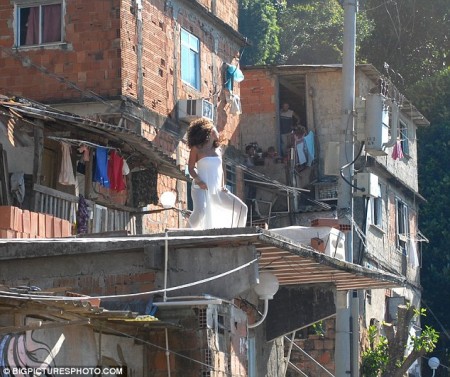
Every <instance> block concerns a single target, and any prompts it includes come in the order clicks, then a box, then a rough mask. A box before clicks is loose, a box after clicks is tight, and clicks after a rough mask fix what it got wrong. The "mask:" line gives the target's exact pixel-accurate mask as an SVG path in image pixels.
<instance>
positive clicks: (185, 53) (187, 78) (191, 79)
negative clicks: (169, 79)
mask: <svg viewBox="0 0 450 377" xmlns="http://www.w3.org/2000/svg"><path fill="white" fill-rule="evenodd" d="M183 35H185V36H186V37H187V39H188V41H187V43H186V42H185V38H183ZM192 42H195V44H196V45H197V46H194V43H192ZM192 58H193V60H194V67H191V59H192ZM200 72H201V71H200V38H198V37H196V36H195V35H194V34H192V33H190V32H189V31H187V30H186V29H184V28H181V32H180V73H181V74H180V76H181V81H183V82H184V83H185V84H187V85H189V86H191V87H192V88H194V89H196V90H198V91H200V83H201V77H200Z"/></svg>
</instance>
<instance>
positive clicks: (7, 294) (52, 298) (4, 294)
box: [0, 258, 259, 301]
mask: <svg viewBox="0 0 450 377" xmlns="http://www.w3.org/2000/svg"><path fill="white" fill-rule="evenodd" d="M258 259H259V258H255V259H253V260H251V261H250V262H247V263H245V264H243V265H241V266H239V267H236V268H233V269H232V270H228V271H225V272H223V273H221V274H217V275H214V276H211V277H209V278H206V279H202V280H197V281H194V282H192V283H187V284H182V285H178V286H176V287H171V288H166V289H158V290H155V291H147V292H139V293H128V294H122V295H107V296H82V297H63V296H50V295H33V294H29V293H27V294H25V293H16V292H8V291H0V297H1V298H17V299H26V300H38V301H84V300H88V299H90V298H98V299H102V300H109V299H120V298H131V297H140V296H149V295H154V294H157V293H164V292H171V291H176V290H178V289H182V288H188V287H193V286H195V285H199V284H203V283H207V282H209V281H213V280H216V279H220V278H221V277H224V276H227V275H230V274H232V273H234V272H237V271H239V270H242V269H244V268H246V267H248V266H250V265H252V264H253V263H255V262H257V261H258Z"/></svg>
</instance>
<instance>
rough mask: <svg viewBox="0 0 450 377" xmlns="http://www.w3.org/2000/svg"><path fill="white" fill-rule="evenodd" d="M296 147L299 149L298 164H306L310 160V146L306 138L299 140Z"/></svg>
mask: <svg viewBox="0 0 450 377" xmlns="http://www.w3.org/2000/svg"><path fill="white" fill-rule="evenodd" d="M295 148H296V149H297V157H298V164H300V165H303V164H306V163H307V162H308V157H307V155H308V148H307V147H306V143H305V139H303V140H300V141H298V142H297V144H296V145H295Z"/></svg>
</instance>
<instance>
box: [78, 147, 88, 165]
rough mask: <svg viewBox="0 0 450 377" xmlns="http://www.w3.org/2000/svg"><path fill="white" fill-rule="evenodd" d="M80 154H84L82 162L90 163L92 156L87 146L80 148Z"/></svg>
mask: <svg viewBox="0 0 450 377" xmlns="http://www.w3.org/2000/svg"><path fill="white" fill-rule="evenodd" d="M78 153H81V154H82V157H81V160H82V161H83V162H88V161H89V154H90V149H89V147H87V146H86V145H82V146H81V147H79V148H78Z"/></svg>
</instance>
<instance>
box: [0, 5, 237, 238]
mask: <svg viewBox="0 0 450 377" xmlns="http://www.w3.org/2000/svg"><path fill="white" fill-rule="evenodd" d="M1 14H2V21H3V22H2V26H1V28H2V29H1V35H2V41H1V44H0V46H1V51H0V53H1V57H2V59H1V63H0V65H1V74H0V92H1V93H2V94H4V95H6V96H20V97H25V98H29V99H32V100H35V101H39V102H42V103H44V104H47V105H51V106H52V107H53V108H56V109H59V110H60V111H65V112H70V113H72V114H77V115H80V116H83V117H88V118H89V119H91V120H93V121H95V122H100V123H101V124H106V125H107V127H108V129H109V130H117V131H118V132H119V133H120V132H121V131H122V130H123V131H125V132H128V133H133V134H136V135H137V136H140V137H141V139H142V140H138V139H136V140H134V142H132V143H131V141H130V140H127V141H126V142H127V143H128V144H131V145H130V146H131V148H130V149H129V150H126V149H127V148H126V146H124V145H123V141H121V140H120V137H116V138H115V140H114V137H113V136H112V135H111V136H110V135H108V132H105V131H106V130H105V129H104V130H102V132H98V131H99V130H98V129H97V130H94V127H92V129H90V130H87V129H86V128H85V129H84V130H82V129H81V127H80V125H79V124H78V125H75V126H74V127H73V129H72V130H64V126H63V125H61V124H60V125H59V127H54V129H52V130H47V129H46V130H45V132H44V134H45V135H44V136H45V137H43V138H42V147H41V148H42V156H41V157H40V159H39V164H38V166H35V167H33V163H32V161H31V160H32V159H31V158H30V159H27V160H26V161H22V162H21V163H16V164H14V165H13V166H11V169H10V171H11V172H14V171H23V172H25V174H26V175H27V176H28V178H29V180H30V181H32V183H33V184H37V185H41V186H44V187H45V188H47V189H52V190H56V191H58V192H60V191H64V192H65V193H67V194H70V195H74V196H76V195H75V194H76V192H75V191H76V188H74V187H73V186H72V187H71V186H68V187H67V186H66V187H63V186H61V185H59V184H58V181H57V174H58V170H59V162H60V161H61V158H60V157H61V152H60V145H59V142H61V141H62V140H63V139H73V140H79V141H80V142H79V144H80V145H81V142H82V141H87V142H90V143H91V144H92V145H101V146H109V147H111V148H116V150H118V151H120V153H123V154H124V155H125V156H124V157H125V158H126V159H127V162H128V163H129V165H130V168H131V170H132V171H133V169H134V170H136V169H139V168H142V167H143V166H144V167H148V168H149V167H150V166H151V165H153V167H154V168H156V169H157V172H158V178H159V179H158V183H157V185H158V187H157V194H158V195H160V194H161V193H162V192H164V191H168V190H169V191H174V192H175V193H176V194H177V206H180V207H181V208H186V206H187V201H188V199H187V198H188V196H187V186H186V184H181V183H179V184H177V183H176V178H178V179H180V176H181V174H177V172H175V171H174V169H169V170H170V171H171V172H169V173H168V172H167V169H164V166H165V165H166V166H167V165H168V164H169V160H170V159H172V161H171V163H172V165H173V166H175V167H177V168H178V170H179V171H181V172H183V174H184V167H185V164H186V161H187V156H188V149H187V147H186V144H185V141H184V137H185V131H186V127H187V124H188V122H189V121H190V120H192V119H193V118H192V115H193V114H194V113H195V111H203V112H205V111H208V112H209V113H208V114H207V116H208V117H211V119H213V120H214V121H215V123H216V124H217V126H218V129H219V131H220V132H221V133H222V135H223V137H224V138H225V139H226V140H227V142H228V143H230V144H236V143H237V142H238V131H237V126H238V116H237V115H233V114H232V113H231V112H230V106H229V104H228V103H227V100H226V90H224V82H225V81H226V79H227V78H226V74H225V71H226V68H227V66H228V65H230V64H237V62H238V61H237V60H236V58H238V56H239V52H240V50H241V49H242V47H243V46H244V45H245V39H244V37H243V36H241V35H240V34H239V33H238V32H237V17H238V15H237V2H236V1H227V2H220V4H219V3H218V2H216V1H176V2H171V3H167V2H165V1H151V2H149V1H146V2H143V1H131V0H130V1H102V0H98V1H94V2H86V1H63V0H61V1H56V2H54V1H45V0H43V1H39V2H36V4H34V3H33V5H32V6H30V5H29V2H27V1H20V0H19V1H14V2H5V3H4V4H3V5H2V13H1ZM33 17H34V18H36V20H38V21H40V22H41V23H40V24H39V23H34V24H33V25H40V26H33V25H31V21H30V22H27V20H28V19H30V20H34V18H33ZM48 20H51V22H50V21H48ZM53 23H55V24H57V25H59V26H60V28H59V29H58V30H56V31H50V30H47V28H48V29H50V24H51V25H53ZM30 25H31V26H30ZM233 92H234V93H235V94H239V85H238V84H237V83H236V84H235V85H233ZM189 100H194V101H189ZM187 106H189V108H188V107H187ZM113 132H114V131H113ZM116 136H117V135H116ZM145 141H148V142H150V143H145ZM6 144H7V143H6ZM74 144H75V145H74ZM75 146H76V142H72V148H71V151H72V153H74V151H75ZM133 148H134V150H136V149H137V150H141V151H142V150H143V149H147V148H151V149H153V150H154V152H156V153H153V154H152V155H151V156H150V158H148V156H147V158H146V157H145V156H143V155H142V153H140V154H136V155H133V153H132V150H133ZM25 151H26V152H27V153H28V155H31V154H32V151H31V148H29V149H28V150H25ZM144 154H145V153H144ZM147 154H148V153H147ZM75 159H76V157H75V156H73V155H72V160H73V163H74V164H75ZM10 160H12V159H10ZM148 160H150V161H148ZM10 164H11V161H10ZM33 169H34V171H33ZM38 172H39V174H38ZM237 174H239V173H237ZM84 178H86V179H84ZM174 178H175V179H174ZM82 181H83V182H79V184H80V186H82V191H83V193H84V194H85V197H86V198H87V199H93V200H94V201H95V202H102V203H101V205H102V206H103V208H101V209H99V211H100V210H103V212H105V213H106V216H110V215H111V216H114V215H113V214H111V213H110V212H112V207H114V206H112V205H113V204H117V205H124V204H126V205H127V206H128V207H129V208H121V209H120V210H122V211H123V212H125V215H124V216H125V218H126V221H130V220H129V218H130V216H129V213H130V212H136V211H135V207H136V206H135V205H133V203H132V200H131V198H130V197H129V196H128V198H127V195H131V194H130V193H129V192H122V193H120V195H119V194H117V193H110V192H106V193H105V192H103V190H102V188H94V189H93V188H92V185H90V182H89V177H83V180H82ZM180 182H181V181H180ZM30 188H31V189H33V187H32V185H31V183H30ZM233 189H235V190H236V191H237V193H238V194H239V193H240V192H239V191H240V190H242V188H239V187H233ZM99 192H100V195H99ZM46 195H49V196H55V195H57V193H56V192H53V191H49V190H46ZM98 198H100V200H97V199H98ZM146 204H150V203H146ZM153 204H158V203H157V200H154V203H153ZM111 206H112V207H111ZM133 207H134V208H133ZM105 208H106V209H105ZM108 208H111V211H109V210H108ZM151 208H152V207H151V206H147V208H144V209H151ZM115 209H117V206H116V208H115ZM49 212H50V210H49ZM127 212H128V213H127ZM166 215H167V216H166ZM68 216H69V215H68ZM167 217H168V218H169V219H170V220H169V225H170V226H171V227H178V226H185V222H184V220H183V219H182V218H181V217H180V216H179V215H178V213H177V212H175V211H172V212H171V213H167V214H164V217H163V218H162V217H161V214H154V215H151V216H144V217H140V218H139V221H140V220H141V219H142V228H143V231H144V232H151V231H156V230H160V231H161V230H163V229H164V227H165V226H166V223H165V220H166V218H167ZM67 220H71V219H70V218H67ZM129 228H130V229H133V226H132V225H130V226H129ZM107 230H116V229H115V228H108V229H107Z"/></svg>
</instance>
